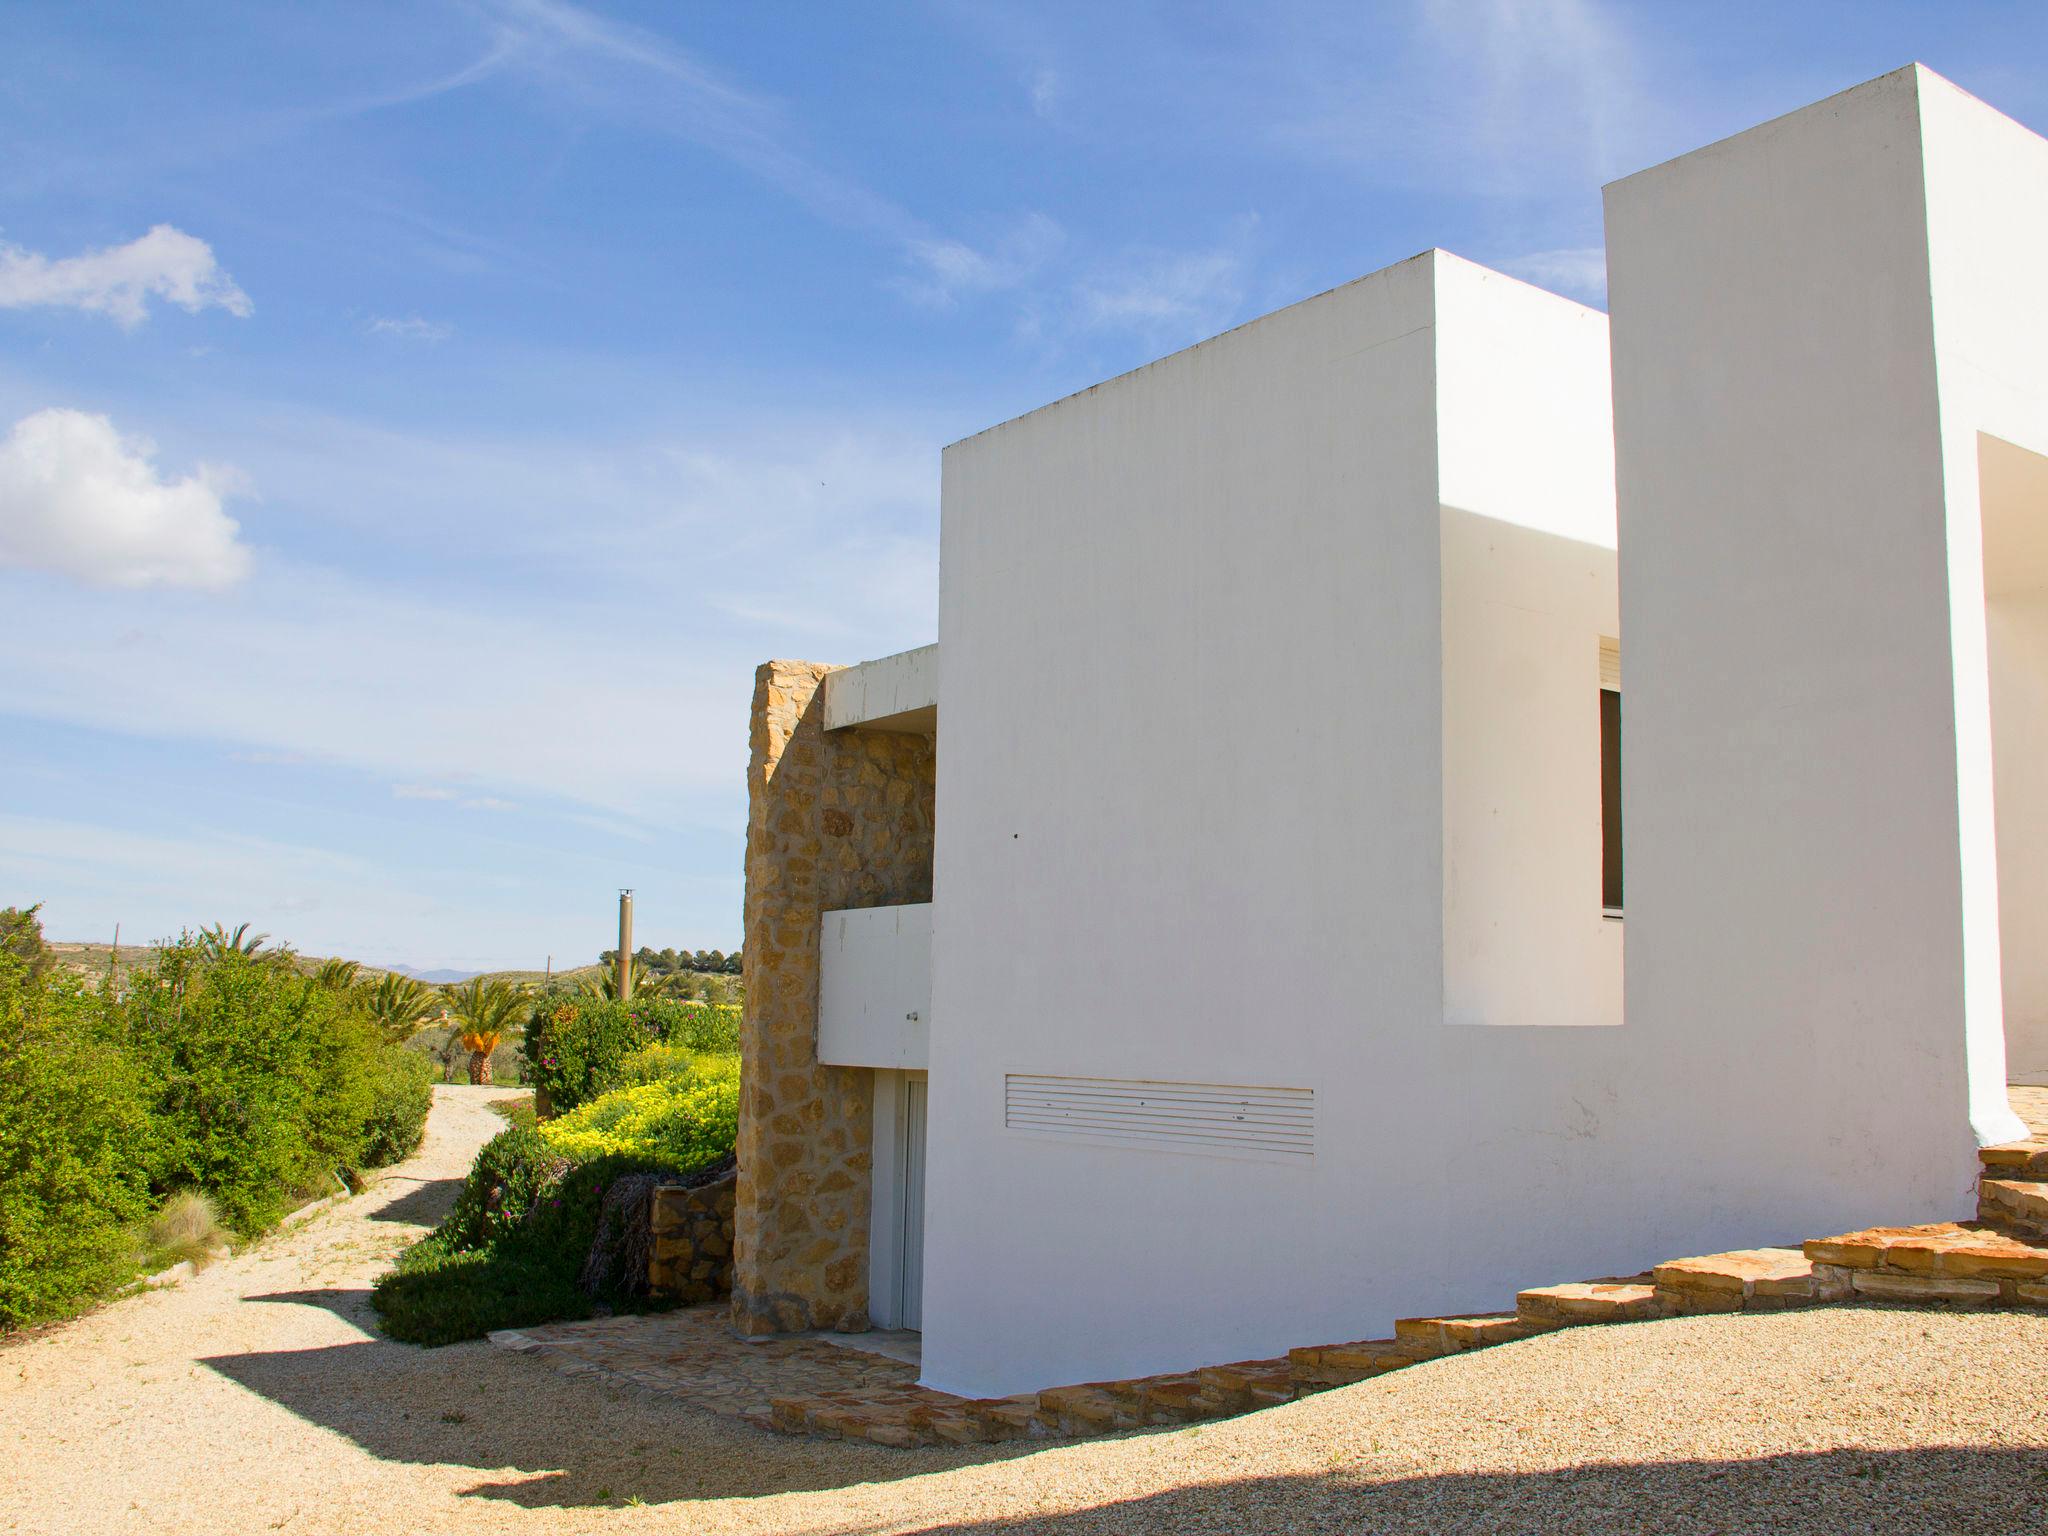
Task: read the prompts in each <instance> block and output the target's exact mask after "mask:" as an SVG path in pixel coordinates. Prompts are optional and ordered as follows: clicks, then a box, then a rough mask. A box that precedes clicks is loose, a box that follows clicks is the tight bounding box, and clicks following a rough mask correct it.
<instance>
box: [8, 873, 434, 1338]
mask: <svg viewBox="0 0 2048 1536" xmlns="http://www.w3.org/2000/svg"><path fill="white" fill-rule="evenodd" d="M125 986H126V990H125V991H122V990H118V989H117V987H116V986H115V985H114V984H113V983H112V982H111V981H109V982H106V983H102V984H100V985H97V986H88V985H86V984H85V983H83V982H81V981H79V980H78V979H76V978H75V977H72V976H70V975H69V974H67V973H66V972H65V971H64V970H63V969H62V968H61V967H58V966H53V965H51V964H49V961H48V955H47V951H46V949H45V947H44V945H43V942H42V936H41V932H40V929H39V927H38V926H37V924H36V921H35V914H34V909H33V908H30V909H29V910H27V911H26V912H18V911H13V910H11V909H10V910H9V911H7V912H0V1329H4V1328H8V1327H12V1326H16V1325H19V1324H21V1323H25V1322H31V1321H38V1320H41V1319H45V1318H50V1317H55V1316H60V1315H62V1314H64V1313H66V1312H69V1311H74V1310H76V1309H77V1308H78V1307H79V1306H80V1305H81V1304H83V1303H86V1302H90V1301H92V1300H94V1299H96V1298H97V1297H99V1296H102V1295H104V1294H106V1293H107V1292H108V1291H109V1290H111V1289H112V1288H113V1287H115V1286H116V1285H118V1284H119V1283H120V1282H121V1281H122V1280H124V1279H126V1278H128V1277H129V1276H132V1275H133V1274H135V1273H136V1272H137V1270H138V1268H139V1267H155V1266H156V1265H157V1264H158V1263H159V1262H160V1261H163V1262H167V1261H168V1260H167V1259H166V1258H165V1255H169V1256H170V1258H176V1257H179V1256H184V1254H185V1250H187V1249H189V1248H192V1247H193V1245H194V1244H197V1245H199V1247H200V1248H203V1249H206V1250H208V1251H210V1250H211V1249H212V1248H214V1247H217V1246H219V1244H218V1243H217V1242H216V1240H215V1233H216V1229H215V1225H214V1223H215V1221H216V1220H218V1221H221V1222H225V1223H226V1224H227V1225H228V1226H229V1227H231V1228H232V1229H233V1230H234V1231H236V1232H239V1233H241V1234H244V1235H253V1234H254V1233H256V1232H258V1231H260V1230H262V1229H263V1228H264V1227H266V1226H268V1225H270V1224H271V1223H272V1222H274V1221H275V1220H276V1219H277V1218H278V1217H279V1216H281V1215H283V1214H284V1213H285V1212H286V1211H287V1210H289V1209H290V1208H291V1207H292V1206H293V1205H294V1204H296V1203H297V1202H298V1201H299V1200H301V1199H302V1198H304V1197H306V1196H308V1195H311V1194H317V1193H324V1192H328V1191H331V1190H333V1189H334V1188H335V1187H336V1174H337V1173H341V1172H344V1171H346V1170H351V1169H355V1168H362V1167H369V1166H375V1165H377V1164H380V1163H385V1162H390V1161H395V1160H396V1159H397V1158H400V1157H403V1156H405V1155H406V1153H407V1152H409V1151H410V1150H411V1149H412V1148H414V1147H415V1146H417V1145H418V1143H419V1139H420V1134H421V1129H422V1124H423V1121H424V1119H425V1115H426V1110H427V1107H428V1104H429V1102H430V1099H431V1089H430V1086H429V1082H428V1079H429V1077H430V1076H431V1071H430V1068H429V1067H428V1065H427V1064H426V1063H425V1062H424V1060H423V1059H422V1058H420V1057H418V1056H417V1055H409V1054H407V1053H404V1052H401V1051H398V1050H397V1049H395V1048H392V1047H387V1046H385V1045H384V1044H383V1043H382V1041H381V1039H380V1036H379V1033H378V1031H377V1030H376V1029H375V1028H374V1027H373V1026H372V1024H371V1023H370V1022H369V1020H368V1017H367V1013H368V1010H367V1005H366V1002H365V999H364V995H363V994H364V989H362V988H359V987H356V986H353V985H351V984H350V980H349V976H348V974H347V972H346V967H345V966H328V967H325V968H323V970H322V972H321V973H320V974H319V975H315V976H306V975H302V974H300V972H299V970H298V968H297V966H296V965H295V964H294V963H293V961H292V958H291V957H290V955H289V953H288V952H286V951H281V950H274V949H266V948H265V947H264V936H263V935H261V934H256V935H250V934H249V933H248V932H247V929H246V925H245V926H244V928H241V929H237V930H234V931H233V932H228V931H227V930H225V929H224V928H215V929H210V930H206V931H203V932H202V933H200V934H199V935H198V936H196V937H193V936H187V937H186V938H183V939H181V940H179V941H178V942H176V943H174V944H166V945H163V946H161V947H160V948H159V949H158V950H157V951H156V952H155V955H154V957H153V961H152V963H151V965H150V966H148V967H146V968H139V969H137V970H135V971H133V972H131V973H130V974H129V975H128V976H127V977H126V981H125ZM208 1202H210V1204H209V1203H208ZM159 1205H160V1206H161V1207H162V1208H161V1209H160V1210H159V1211H158V1212H157V1216H156V1218H155V1220H154V1221H152V1222H150V1223H149V1224H148V1225H147V1226H145V1225H144V1224H143V1219H144V1218H145V1217H146V1216H147V1215H148V1213H149V1212H150V1210H151V1208H152V1207H153V1206H159ZM216 1213H217V1214H216Z"/></svg>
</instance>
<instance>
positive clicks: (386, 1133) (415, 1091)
mask: <svg viewBox="0 0 2048 1536" xmlns="http://www.w3.org/2000/svg"><path fill="white" fill-rule="evenodd" d="M374 1060H375V1064H374V1066H373V1068H372V1071H371V1076H370V1117H369V1119H368V1121H367V1122H366V1123H365V1124H364V1127H363V1150H362V1153H361V1166H362V1167H364V1168H384V1167H388V1166H389V1165H390V1164H392V1163H398V1162H403V1161H404V1160H405V1159H406V1158H408V1157H411V1156H412V1155H413V1153H415V1152H417V1151H418V1150H419V1145H420V1139H421V1137H423V1136H424V1135H425V1134H426V1130H427V1112H428V1111H429V1110H431V1109H432V1108H433V1107H434V1066H433V1063H432V1062H430V1061H428V1060H427V1058H426V1057H424V1056H422V1055H420V1054H419V1052H417V1051H407V1050H401V1049H400V1048H399V1047H397V1046H395V1045H385V1046H381V1047H379V1049H378V1051H377V1054H376V1057H375V1059H374Z"/></svg>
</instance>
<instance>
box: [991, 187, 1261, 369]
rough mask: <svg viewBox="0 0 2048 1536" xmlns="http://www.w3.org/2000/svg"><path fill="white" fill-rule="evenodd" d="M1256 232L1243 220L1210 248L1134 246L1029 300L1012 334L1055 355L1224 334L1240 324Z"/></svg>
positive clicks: (1253, 220)
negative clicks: (1093, 346)
mask: <svg viewBox="0 0 2048 1536" xmlns="http://www.w3.org/2000/svg"><path fill="white" fill-rule="evenodd" d="M1258 227H1259V220H1258V218H1257V216H1256V215H1250V214H1247V215H1245V216H1244V217H1242V218H1240V219H1238V220H1237V221H1236V222H1235V223H1234V224H1233V226H1232V228H1231V230H1230V232H1229V233H1228V234H1227V235H1226V236H1225V237H1224V238H1223V239H1222V240H1220V241H1218V242H1216V243H1215V244H1213V245H1207V246H1199V247H1195V248H1193V249H1188V250H1166V249H1161V248H1158V247H1146V246H1141V247H1136V248H1133V249H1130V250H1126V251H1122V252H1118V253H1116V254H1114V255H1106V256H1100V257H1097V258H1095V259H1093V260H1090V261H1088V262H1087V263H1085V264H1084V265H1082V266H1081V267H1080V269H1079V271H1078V273H1077V274H1076V275H1075V276H1073V277H1072V278H1071V279H1070V280H1069V281H1068V282H1067V283H1066V284H1065V286H1064V287H1062V288H1060V289H1058V290H1056V291H1051V292H1048V293H1046V294H1042V295H1039V296H1036V297H1035V298H1034V299H1033V300H1032V302H1031V303H1030V304H1029V305H1028V307H1027V309H1026V311H1025V313H1024V316H1023V318H1022V319H1021V320H1020V321H1019V323H1018V327H1017V329H1018V334H1019V336H1020V337H1021V338H1022V339H1024V340H1026V341H1029V342H1032V343H1035V344H1038V345H1042V346H1047V347H1052V348H1055V349H1057V348H1062V347H1066V346H1069V345H1073V344H1076V343H1079V342H1082V341H1086V340H1090V339H1095V338H1101V337H1106V336H1123V337H1135V338H1136V339H1138V340H1139V341H1141V342H1143V343H1144V344H1145V345H1147V346H1150V347H1181V346H1186V345H1188V344H1190V343H1192V342H1196V341H1200V340H1202V339H1203V338H1205V337H1208V336H1212V335H1214V334H1215V333H1216V332H1218V331H1221V330H1226V329H1228V328H1229V327H1230V326H1231V325H1233V324H1235V323H1236V322H1237V321H1239V320H1241V319H1243V318H1244V307H1245V298H1246V290H1247V286H1248V283H1249V278H1250V273H1251V268H1252V264H1253V256H1254V251H1255V248H1256V242H1257V234H1258Z"/></svg>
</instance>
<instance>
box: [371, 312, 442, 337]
mask: <svg viewBox="0 0 2048 1536" xmlns="http://www.w3.org/2000/svg"><path fill="white" fill-rule="evenodd" d="M369 330H370V334H371V335H372V336H395V337H397V338H398V339H399V340H400V341H446V340H447V339H448V338H449V337H450V336H453V335H454V334H455V327H454V326H452V325H449V324H446V323H445V322H443V321H440V320H422V319H421V318H420V317H419V316H418V315H408V316H405V317H403V318H393V317H391V316H388V315H377V316H374V317H372V319H371V321H370V326H369Z"/></svg>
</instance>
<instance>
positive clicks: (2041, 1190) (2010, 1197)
mask: <svg viewBox="0 0 2048 1536" xmlns="http://www.w3.org/2000/svg"><path fill="white" fill-rule="evenodd" d="M1977 1215H1978V1217H1979V1218H1980V1219H1982V1220H1984V1221H2002V1222H2005V1223H2007V1224H2008V1225H2011V1226H2015V1227H2020V1228H2024V1229H2025V1230H2027V1231H2030V1232H2035V1233H2048V1183H2043V1182H2040V1181H2038V1180H2032V1179H1991V1178H1986V1179H1979V1180H1978V1181H1977Z"/></svg>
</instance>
